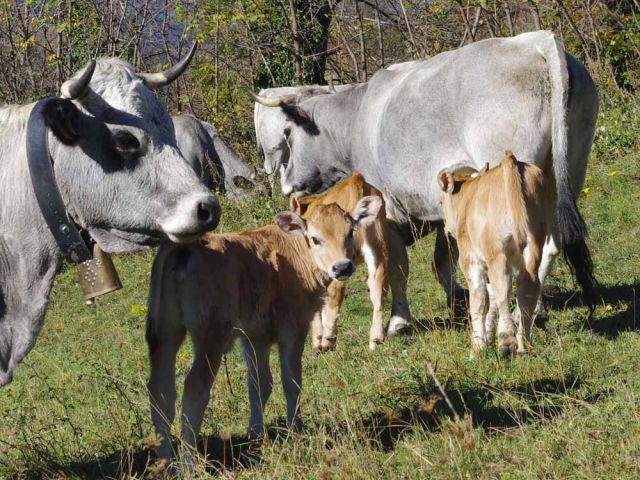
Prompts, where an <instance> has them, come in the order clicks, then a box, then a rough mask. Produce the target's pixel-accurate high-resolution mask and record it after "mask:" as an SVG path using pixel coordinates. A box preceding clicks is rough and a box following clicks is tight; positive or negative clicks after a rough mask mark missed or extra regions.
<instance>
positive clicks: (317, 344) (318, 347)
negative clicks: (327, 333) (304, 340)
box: [311, 299, 326, 353]
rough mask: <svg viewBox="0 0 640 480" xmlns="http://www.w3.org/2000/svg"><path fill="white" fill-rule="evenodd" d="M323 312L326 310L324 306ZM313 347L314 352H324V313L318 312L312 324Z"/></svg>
mask: <svg viewBox="0 0 640 480" xmlns="http://www.w3.org/2000/svg"><path fill="white" fill-rule="evenodd" d="M325 301H326V299H325ZM322 310H324V305H323V307H322ZM311 345H312V347H313V351H314V352H316V353H321V352H322V311H320V312H316V313H315V315H314V316H313V321H312V322H311Z"/></svg>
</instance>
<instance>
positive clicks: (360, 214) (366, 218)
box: [351, 195, 382, 226]
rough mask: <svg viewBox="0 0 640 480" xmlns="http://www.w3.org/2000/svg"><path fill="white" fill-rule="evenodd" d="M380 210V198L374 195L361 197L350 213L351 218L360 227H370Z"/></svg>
mask: <svg viewBox="0 0 640 480" xmlns="http://www.w3.org/2000/svg"><path fill="white" fill-rule="evenodd" d="M381 208H382V198H380V197H378V196H376V195H369V196H368V197H362V198H361V199H360V201H359V202H358V204H357V205H356V208H354V209H353V211H352V212H351V218H353V220H354V221H355V222H356V223H358V224H360V225H363V226H366V225H370V224H372V223H373V222H374V221H375V219H376V217H377V215H378V212H379V211H380V209H381Z"/></svg>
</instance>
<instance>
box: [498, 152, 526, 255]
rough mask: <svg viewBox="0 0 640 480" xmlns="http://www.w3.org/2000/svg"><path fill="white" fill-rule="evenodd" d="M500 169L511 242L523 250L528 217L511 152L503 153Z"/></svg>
mask: <svg viewBox="0 0 640 480" xmlns="http://www.w3.org/2000/svg"><path fill="white" fill-rule="evenodd" d="M501 167H502V177H503V179H504V191H505V193H506V195H507V208H508V209H509V213H510V214H511V228H512V235H513V240H514V242H515V243H516V245H517V246H518V248H520V249H523V248H524V247H525V246H526V244H527V236H528V231H529V228H528V226H529V215H528V214H527V207H526V205H525V202H524V195H523V194H522V176H521V172H520V169H519V168H518V163H517V162H516V159H515V157H514V156H513V153H511V151H509V150H507V152H505V158H504V160H503V161H502V165H501Z"/></svg>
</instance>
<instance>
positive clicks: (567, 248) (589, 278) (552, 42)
mask: <svg viewBox="0 0 640 480" xmlns="http://www.w3.org/2000/svg"><path fill="white" fill-rule="evenodd" d="M543 56H544V57H545V60H546V62H547V65H548V71H549V80H550V83H551V132H552V138H551V142H552V150H551V153H552V155H553V172H554V175H555V178H556V190H557V199H558V203H557V208H556V222H555V232H557V234H558V236H559V240H560V243H561V246H562V248H563V252H564V257H565V260H566V261H567V263H568V264H569V267H570V268H571V270H572V272H573V274H574V276H575V278H576V281H577V282H578V283H579V284H580V287H581V288H582V296H583V301H584V303H585V304H586V305H587V306H588V307H589V308H590V309H591V310H593V308H594V307H595V301H596V285H597V282H596V280H595V277H594V276H593V260H592V259H591V252H589V248H588V247H587V244H586V242H585V238H586V236H587V226H586V224H585V221H584V219H583V218H582V215H581V214H580V211H579V210H578V205H577V204H576V193H575V192H574V191H573V187H572V185H571V179H570V177H569V161H568V157H567V149H568V127H567V119H566V115H567V109H568V100H569V71H568V68H567V60H566V57H565V53H564V48H563V46H562V44H561V43H560V42H559V41H558V40H556V39H555V37H554V36H553V35H552V34H549V36H548V43H547V44H546V45H545V48H544V49H543Z"/></svg>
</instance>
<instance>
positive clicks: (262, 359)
mask: <svg viewBox="0 0 640 480" xmlns="http://www.w3.org/2000/svg"><path fill="white" fill-rule="evenodd" d="M242 349H243V351H244V361H245V364H246V365H247V386H248V387H249V406H250V408H251V415H250V417H249V428H248V430H247V432H248V435H249V438H258V437H260V436H261V435H262V433H263V431H264V423H263V412H264V407H265V406H266V405H267V401H268V400H269V397H270V396H271V390H272V389H273V377H272V376H271V368H270V367H269V354H270V352H271V345H269V344H268V343H266V342H261V341H251V340H249V339H246V338H243V339H242Z"/></svg>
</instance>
